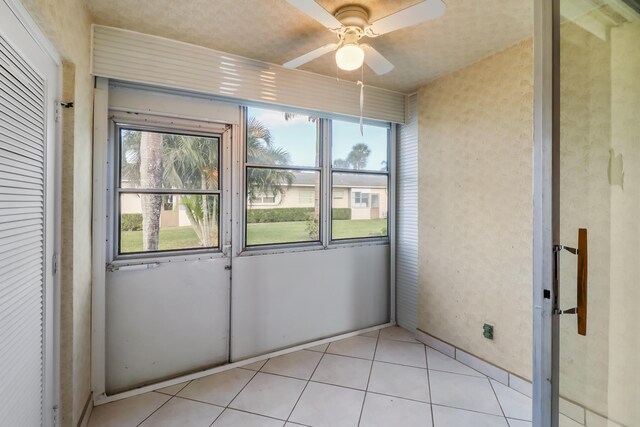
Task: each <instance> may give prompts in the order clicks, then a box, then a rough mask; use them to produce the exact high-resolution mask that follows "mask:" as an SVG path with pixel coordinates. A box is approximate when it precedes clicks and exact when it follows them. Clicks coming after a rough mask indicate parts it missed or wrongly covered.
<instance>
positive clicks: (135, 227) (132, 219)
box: [120, 213, 142, 231]
mask: <svg viewBox="0 0 640 427" xmlns="http://www.w3.org/2000/svg"><path fill="white" fill-rule="evenodd" d="M120 229H121V230H122V231H140V230H142V214H141V213H129V214H121V215H120Z"/></svg>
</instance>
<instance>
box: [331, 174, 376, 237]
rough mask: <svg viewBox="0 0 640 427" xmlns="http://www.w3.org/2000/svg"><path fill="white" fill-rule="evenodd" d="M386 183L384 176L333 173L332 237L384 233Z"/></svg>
mask: <svg viewBox="0 0 640 427" xmlns="http://www.w3.org/2000/svg"><path fill="white" fill-rule="evenodd" d="M387 182H388V179H387V176H386V175H371V174H354V173H338V172H334V173H333V197H332V205H331V230H332V231H331V233H332V236H331V238H332V239H333V240H339V239H356V238H363V237H380V236H386V235H387V209H388V202H387V200H388V187H387ZM338 194H344V195H345V197H342V198H338V197H336V195H338Z"/></svg>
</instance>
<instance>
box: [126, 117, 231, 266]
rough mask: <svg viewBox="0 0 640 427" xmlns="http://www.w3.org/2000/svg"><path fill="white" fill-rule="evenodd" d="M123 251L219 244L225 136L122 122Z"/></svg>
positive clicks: (208, 246) (149, 251) (158, 250)
mask: <svg viewBox="0 0 640 427" xmlns="http://www.w3.org/2000/svg"><path fill="white" fill-rule="evenodd" d="M117 136H118V144H117V147H118V156H117V157H118V160H119V173H118V174H117V175H118V181H117V183H116V199H117V200H116V203H117V206H118V210H119V214H118V224H117V227H116V229H117V232H118V236H117V237H118V239H117V241H118V254H119V255H126V254H137V253H152V252H161V251H176V250H194V249H204V248H217V247H218V245H219V243H218V242H219V228H220V224H219V220H218V218H219V206H220V191H219V175H218V171H219V170H220V158H219V157H220V156H219V153H220V149H219V145H220V140H219V138H217V137H214V136H205V135H194V134H186V133H173V132H171V133H170V132H165V131H160V130H155V129H152V130H149V129H141V128H136V127H129V126H124V125H123V126H119V127H118V128H117Z"/></svg>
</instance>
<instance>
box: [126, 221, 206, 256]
mask: <svg viewBox="0 0 640 427" xmlns="http://www.w3.org/2000/svg"><path fill="white" fill-rule="evenodd" d="M159 246H160V247H159V249H160V250H162V251H164V250H170V249H186V248H197V247H199V246H200V239H198V236H197V235H196V232H195V231H193V228H191V227H165V228H161V229H160V242H159ZM120 248H121V250H120V252H121V253H123V254H126V253H131V252H141V251H142V231H123V232H122V233H121V234H120Z"/></svg>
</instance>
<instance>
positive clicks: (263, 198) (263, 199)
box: [251, 194, 277, 206]
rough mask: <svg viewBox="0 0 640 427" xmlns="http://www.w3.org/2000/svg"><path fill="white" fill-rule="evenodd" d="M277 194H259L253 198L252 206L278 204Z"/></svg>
mask: <svg viewBox="0 0 640 427" xmlns="http://www.w3.org/2000/svg"><path fill="white" fill-rule="evenodd" d="M276 204H277V202H276V196H267V195H264V194H262V195H259V196H255V197H252V198H251V205H252V206H260V205H276Z"/></svg>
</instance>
